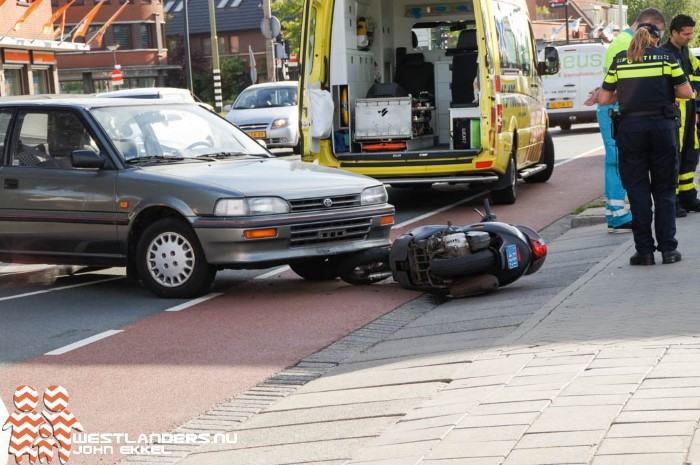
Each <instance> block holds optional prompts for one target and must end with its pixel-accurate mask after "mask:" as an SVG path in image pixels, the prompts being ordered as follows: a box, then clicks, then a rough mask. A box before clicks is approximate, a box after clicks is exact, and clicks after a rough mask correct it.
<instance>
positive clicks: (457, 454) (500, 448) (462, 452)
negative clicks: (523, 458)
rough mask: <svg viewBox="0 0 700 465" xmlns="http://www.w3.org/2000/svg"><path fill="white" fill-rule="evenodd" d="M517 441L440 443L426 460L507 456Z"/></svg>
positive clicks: (427, 455)
mask: <svg viewBox="0 0 700 465" xmlns="http://www.w3.org/2000/svg"><path fill="white" fill-rule="evenodd" d="M515 443H516V441H488V442H468V443H464V444H455V443H440V444H438V445H437V446H435V447H434V448H433V449H431V450H430V452H428V453H427V454H426V456H425V458H426V460H440V459H454V458H462V459H470V458H474V457H505V456H507V455H508V453H509V452H510V451H511V449H513V446H515Z"/></svg>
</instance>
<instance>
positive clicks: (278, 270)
mask: <svg viewBox="0 0 700 465" xmlns="http://www.w3.org/2000/svg"><path fill="white" fill-rule="evenodd" d="M290 269H291V268H289V265H284V266H280V267H277V268H273V269H272V270H271V271H268V272H267V273H263V274H261V275H259V276H256V277H255V278H253V279H267V278H269V277H271V276H274V275H276V274H280V273H284V272H285V271H289V270H290Z"/></svg>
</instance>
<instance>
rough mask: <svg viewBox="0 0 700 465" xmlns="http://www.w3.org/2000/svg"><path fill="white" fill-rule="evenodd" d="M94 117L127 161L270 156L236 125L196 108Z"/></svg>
mask: <svg viewBox="0 0 700 465" xmlns="http://www.w3.org/2000/svg"><path fill="white" fill-rule="evenodd" d="M92 113H93V114H94V115H95V118H96V119H97V121H98V122H99V123H100V124H101V125H102V126H103V127H104V129H105V132H106V133H107V134H108V135H109V137H110V138H111V139H112V142H113V143H114V145H115V146H116V147H117V150H118V151H119V153H120V155H121V156H122V158H123V159H124V160H127V161H128V160H132V159H142V158H148V157H159V158H161V159H162V158H170V157H171V158H173V159H195V158H197V157H199V159H202V156H206V155H220V154H234V153H235V154H243V155H267V154H268V152H267V151H266V150H265V149H264V148H263V147H261V146H260V144H258V143H257V142H255V141H254V140H252V139H250V138H249V137H248V136H247V135H246V134H244V133H243V132H241V131H240V130H239V129H238V128H236V127H235V126H234V125H232V124H231V123H229V122H227V121H226V120H224V119H223V118H220V117H219V116H217V115H216V114H214V113H212V112H210V111H207V110H206V109H204V108H202V107H200V106H199V105H196V104H157V103H154V104H152V105H134V106H108V107H101V108H93V109H92ZM219 158H220V157H219Z"/></svg>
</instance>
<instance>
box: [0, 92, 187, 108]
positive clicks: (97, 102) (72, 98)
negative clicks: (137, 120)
mask: <svg viewBox="0 0 700 465" xmlns="http://www.w3.org/2000/svg"><path fill="white" fill-rule="evenodd" d="M8 104H9V105H48V106H56V105H61V106H72V107H81V108H97V107H117V106H127V105H128V106H135V105H156V104H157V105H197V103H195V102H178V101H174V100H167V99H165V100H163V99H161V100H158V101H156V102H154V101H153V100H151V99H140V98H106V97H93V96H91V95H84V94H45V95H16V96H11V97H0V106H3V105H8Z"/></svg>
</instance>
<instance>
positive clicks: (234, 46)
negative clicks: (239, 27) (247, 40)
mask: <svg viewBox="0 0 700 465" xmlns="http://www.w3.org/2000/svg"><path fill="white" fill-rule="evenodd" d="M228 45H229V48H230V49H231V53H238V52H240V51H241V49H240V46H239V44H238V36H229V37H228Z"/></svg>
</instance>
